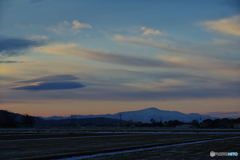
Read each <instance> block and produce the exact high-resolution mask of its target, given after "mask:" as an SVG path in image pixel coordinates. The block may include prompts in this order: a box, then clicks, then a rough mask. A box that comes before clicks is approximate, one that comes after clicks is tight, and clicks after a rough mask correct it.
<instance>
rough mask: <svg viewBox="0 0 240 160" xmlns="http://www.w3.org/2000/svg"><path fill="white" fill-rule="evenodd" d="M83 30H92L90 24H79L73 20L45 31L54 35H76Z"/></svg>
mask: <svg viewBox="0 0 240 160" xmlns="http://www.w3.org/2000/svg"><path fill="white" fill-rule="evenodd" d="M83 28H92V26H91V25H90V24H87V23H80V22H79V21H77V20H74V21H72V22H71V23H70V22H68V21H64V22H61V23H59V24H58V25H57V26H53V27H48V28H47V30H48V31H51V32H54V33H64V32H72V33H78V32H80V31H81V29H83Z"/></svg>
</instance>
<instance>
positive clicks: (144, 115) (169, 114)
mask: <svg viewBox="0 0 240 160" xmlns="http://www.w3.org/2000/svg"><path fill="white" fill-rule="evenodd" d="M120 114H121V117H122V120H125V121H129V120H132V121H136V122H143V123H149V122H150V119H154V120H156V121H160V120H161V119H162V121H163V122H164V121H169V120H179V121H182V122H190V121H192V120H200V118H201V120H205V119H216V117H211V116H208V115H200V114H198V113H190V114H185V113H181V112H177V111H167V110H160V109H157V108H146V109H142V110H137V111H128V112H119V113H116V114H105V115H74V118H96V117H104V118H111V119H119V118H120ZM70 117H71V116H69V117H62V119H68V118H70ZM59 118H61V117H57V119H59ZM44 119H46V120H48V119H52V120H53V119H54V117H48V118H44ZM57 119H55V120H57Z"/></svg>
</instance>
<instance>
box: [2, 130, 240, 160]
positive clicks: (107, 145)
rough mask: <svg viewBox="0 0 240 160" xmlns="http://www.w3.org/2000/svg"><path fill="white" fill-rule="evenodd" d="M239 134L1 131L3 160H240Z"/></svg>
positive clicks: (156, 131)
mask: <svg viewBox="0 0 240 160" xmlns="http://www.w3.org/2000/svg"><path fill="white" fill-rule="evenodd" d="M239 142H240V130H196V129H192V130H176V129H152V128H143V129H122V128H121V129H119V128H118V129H109V128H105V129H103V128H91V129H80V128H78V129H71V128H65V129H64V128H62V129H8V130H3V129H2V130H0V155H1V156H0V159H62V158H69V159H106V160H107V159H111V160H120V159H126V160H128V159H129V160H130V159H152V160H155V159H239V156H237V157H214V158H211V157H210V156H209V153H210V151H215V152H238V153H240V143H239Z"/></svg>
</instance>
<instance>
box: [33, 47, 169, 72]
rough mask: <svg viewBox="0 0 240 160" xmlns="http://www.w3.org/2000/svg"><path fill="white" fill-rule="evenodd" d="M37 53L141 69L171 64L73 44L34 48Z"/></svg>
mask: <svg viewBox="0 0 240 160" xmlns="http://www.w3.org/2000/svg"><path fill="white" fill-rule="evenodd" d="M36 50H37V51H39V52H43V53H50V54H67V55H69V54H72V55H76V56H81V57H83V58H88V59H91V60H94V61H100V62H107V63H113V64H120V65H129V66H142V67H159V66H168V65H171V64H166V63H165V62H164V61H161V60H154V59H146V58H139V57H134V56H125V55H119V54H115V53H111V52H105V51H99V50H92V49H84V48H82V47H79V46H78V45H76V44H74V43H70V44H55V45H49V46H44V47H39V48H36Z"/></svg>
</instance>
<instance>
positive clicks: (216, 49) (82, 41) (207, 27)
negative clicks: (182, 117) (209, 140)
mask: <svg viewBox="0 0 240 160" xmlns="http://www.w3.org/2000/svg"><path fill="white" fill-rule="evenodd" d="M239 44H240V1H237V0H201V1H200V0H181V1H180V0H158V1H157V0H155V1H154V0H153V1H147V0H131V1H127V0H21V1H20V0H2V1H0V76H1V78H0V86H1V91H0V109H4V110H8V111H11V112H16V113H21V114H25V113H27V114H30V115H33V116H45V117H47V116H54V115H58V116H69V115H71V114H82V115H87V114H107V113H117V112H121V111H131V110H140V109H144V108H149V107H156V108H158V109H162V110H172V111H180V112H183V113H200V114H208V115H211V116H216V117H240V109H239V108H240V71H239V70H240V45H239Z"/></svg>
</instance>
